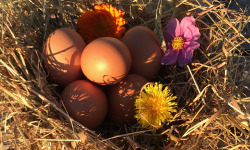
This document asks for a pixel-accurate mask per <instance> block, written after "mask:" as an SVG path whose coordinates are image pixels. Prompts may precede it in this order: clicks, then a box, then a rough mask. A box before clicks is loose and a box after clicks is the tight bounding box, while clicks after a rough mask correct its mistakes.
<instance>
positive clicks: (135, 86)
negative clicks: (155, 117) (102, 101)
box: [107, 74, 147, 124]
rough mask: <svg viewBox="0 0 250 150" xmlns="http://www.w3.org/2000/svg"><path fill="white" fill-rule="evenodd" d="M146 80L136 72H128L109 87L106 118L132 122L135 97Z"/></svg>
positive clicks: (116, 121)
mask: <svg viewBox="0 0 250 150" xmlns="http://www.w3.org/2000/svg"><path fill="white" fill-rule="evenodd" d="M146 83H147V80H146V79H145V78H144V77H142V76H140V75H137V74H129V75H128V76H127V77H126V78H125V79H124V80H122V81H120V82H119V83H118V84H116V85H113V86H112V87H110V89H109V91H108V93H107V97H108V102H109V112H108V118H109V120H111V121H112V122H114V123H117V124H129V123H132V122H133V121H134V120H135V119H134V115H135V106H134V103H135V99H136V96H137V95H139V93H140V90H141V88H142V87H143V85H145V84H146Z"/></svg>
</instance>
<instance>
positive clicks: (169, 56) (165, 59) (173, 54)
mask: <svg viewBox="0 0 250 150" xmlns="http://www.w3.org/2000/svg"><path fill="white" fill-rule="evenodd" d="M178 55H179V50H176V49H169V50H167V52H166V53H165V55H164V56H162V58H161V64H164V65H171V64H173V63H175V62H176V60H177V57H178Z"/></svg>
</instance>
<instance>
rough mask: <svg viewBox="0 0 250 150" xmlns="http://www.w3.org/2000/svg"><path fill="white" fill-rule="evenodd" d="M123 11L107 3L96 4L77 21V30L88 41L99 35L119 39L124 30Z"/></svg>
mask: <svg viewBox="0 0 250 150" xmlns="http://www.w3.org/2000/svg"><path fill="white" fill-rule="evenodd" d="M124 14H125V13H124V12H123V11H121V10H118V9H116V8H115V7H112V5H109V4H102V5H96V6H95V7H94V10H92V9H91V10H90V11H85V12H84V13H83V14H82V15H81V16H80V18H78V21H77V24H76V25H77V27H78V29H79V30H78V31H79V33H80V34H81V36H82V37H83V39H84V40H85V42H86V43H89V42H91V41H93V40H95V39H97V38H100V37H114V38H117V39H121V38H122V35H123V33H124V32H125V27H123V25H124V24H126V23H127V20H125V19H124V18H123V15H124Z"/></svg>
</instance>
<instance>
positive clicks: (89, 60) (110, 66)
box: [81, 37, 131, 85]
mask: <svg viewBox="0 0 250 150" xmlns="http://www.w3.org/2000/svg"><path fill="white" fill-rule="evenodd" d="M130 66H131V55H130V53H129V50H128V48H127V47H126V45H125V44H124V43H122V42H121V41H120V40H118V39H115V38H111V37H102V38H98V39H96V40H94V41H92V42H90V43H89V44H88V45H87V46H86V47H85V49H84V51H83V52H82V56H81V68H82V72H83V73H84V75H85V76H86V77H87V78H88V79H89V80H91V81H93V82H95V83H98V84H100V85H113V84H116V83H118V82H119V81H121V80H122V79H123V78H124V77H125V76H126V75H127V74H128V72H129V69H130Z"/></svg>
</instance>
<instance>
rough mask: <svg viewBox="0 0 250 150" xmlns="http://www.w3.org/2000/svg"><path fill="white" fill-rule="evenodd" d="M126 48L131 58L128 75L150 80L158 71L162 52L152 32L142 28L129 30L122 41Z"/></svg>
mask: <svg viewBox="0 0 250 150" xmlns="http://www.w3.org/2000/svg"><path fill="white" fill-rule="evenodd" d="M122 41H123V43H125V45H126V46H127V47H128V49H129V51H130V54H131V58H132V64H131V70H130V73H135V74H139V75H141V76H143V77H145V78H147V79H152V78H154V77H155V76H157V74H158V73H159V71H160V67H161V63H160V60H161V57H162V50H161V48H160V42H159V40H158V38H157V37H156V35H155V34H154V32H153V31H152V30H150V29H149V28H147V27H144V26H136V27H133V28H131V29H129V30H128V31H127V32H126V34H125V35H124V37H123V39H122Z"/></svg>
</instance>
